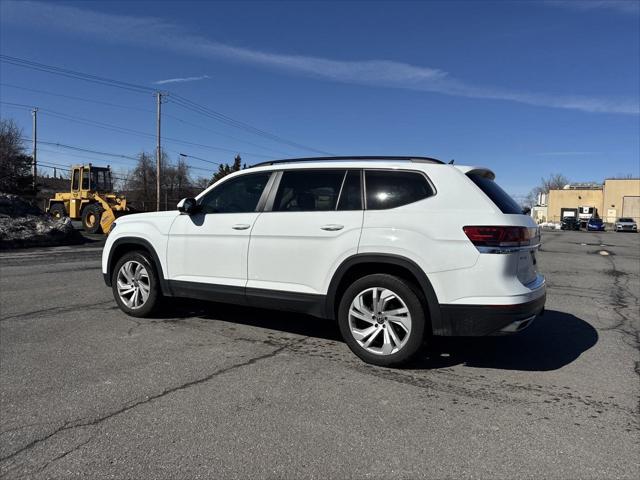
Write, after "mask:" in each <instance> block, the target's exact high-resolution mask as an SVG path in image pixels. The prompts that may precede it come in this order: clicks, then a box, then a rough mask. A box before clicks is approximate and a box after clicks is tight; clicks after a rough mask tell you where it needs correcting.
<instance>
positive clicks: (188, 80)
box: [153, 75, 211, 85]
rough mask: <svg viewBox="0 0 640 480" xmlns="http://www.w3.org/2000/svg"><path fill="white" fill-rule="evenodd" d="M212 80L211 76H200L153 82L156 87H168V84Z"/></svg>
mask: <svg viewBox="0 0 640 480" xmlns="http://www.w3.org/2000/svg"><path fill="white" fill-rule="evenodd" d="M208 78H211V77H210V76H209V75H200V76H199V77H182V78H180V77H178V78H167V79H166V80H156V81H155V82H153V84H154V85H166V84H167V83H184V82H197V81H198V80H206V79H208Z"/></svg>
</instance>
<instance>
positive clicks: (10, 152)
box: [0, 119, 33, 193]
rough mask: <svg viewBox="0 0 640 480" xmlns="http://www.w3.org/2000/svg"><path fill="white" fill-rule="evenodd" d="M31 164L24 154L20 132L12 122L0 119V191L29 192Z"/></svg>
mask: <svg viewBox="0 0 640 480" xmlns="http://www.w3.org/2000/svg"><path fill="white" fill-rule="evenodd" d="M31 162H32V159H31V157H30V156H29V155H26V154H25V149H24V144H23V141H22V130H21V129H20V128H19V127H18V126H17V125H16V123H15V122H14V121H13V120H3V119H0V191H2V192H8V193H26V192H27V191H29V190H30V185H31V183H32V178H33V177H32V175H31Z"/></svg>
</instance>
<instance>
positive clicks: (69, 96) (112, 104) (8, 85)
mask: <svg viewBox="0 0 640 480" xmlns="http://www.w3.org/2000/svg"><path fill="white" fill-rule="evenodd" d="M0 86H3V87H10V88H17V89H18V90H24V91H26V92H34V93H42V94H45V95H51V96H54V97H60V98H68V99H70V100H78V101H80V102H88V103H95V104H96V105H106V106H108V107H116V108H125V109H127V110H137V111H140V112H149V113H154V112H153V110H151V109H148V108H142V107H132V106H131V105H122V104H120V103H112V102H104V101H101V100H94V99H91V98H84V97H77V96H75V95H65V94H63V93H55V92H50V91H47V90H40V89H37V88H27V87H22V86H20V85H14V84H12V83H4V82H0Z"/></svg>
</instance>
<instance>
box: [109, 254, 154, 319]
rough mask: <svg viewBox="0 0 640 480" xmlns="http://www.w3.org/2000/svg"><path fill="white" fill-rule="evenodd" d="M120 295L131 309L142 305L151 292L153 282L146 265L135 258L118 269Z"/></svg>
mask: <svg viewBox="0 0 640 480" xmlns="http://www.w3.org/2000/svg"><path fill="white" fill-rule="evenodd" d="M116 281H117V284H118V285H117V286H118V295H119V296H120V300H122V303H124V304H125V305H126V306H127V307H129V308H131V309H134V310H135V309H138V308H140V307H142V306H143V305H144V304H145V303H146V302H147V299H148V298H149V294H150V293H151V283H150V280H149V273H148V272H147V269H146V267H145V266H144V265H143V264H142V263H140V262H137V261H135V260H129V261H128V262H126V263H124V264H123V265H122V267H120V270H119V271H118V277H117V280H116Z"/></svg>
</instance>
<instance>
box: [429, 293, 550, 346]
mask: <svg viewBox="0 0 640 480" xmlns="http://www.w3.org/2000/svg"><path fill="white" fill-rule="evenodd" d="M546 298H547V296H546V293H543V294H542V295H541V296H540V297H538V298H536V299H535V300H531V301H528V302H526V303H518V304H514V305H456V304H448V305H440V312H441V315H442V321H443V323H444V324H445V325H446V326H447V327H448V328H447V330H448V332H447V333H445V335H446V336H468V337H480V336H485V335H494V334H506V333H515V332H518V331H520V330H523V329H524V328H526V327H527V326H529V324H530V323H531V321H533V319H535V317H536V316H538V315H540V314H541V313H542V312H543V311H544V304H545V301H546Z"/></svg>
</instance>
